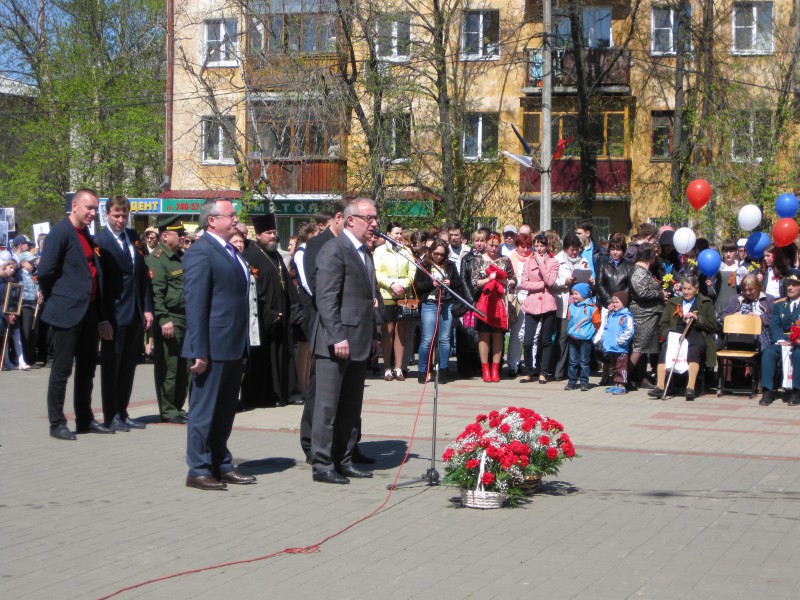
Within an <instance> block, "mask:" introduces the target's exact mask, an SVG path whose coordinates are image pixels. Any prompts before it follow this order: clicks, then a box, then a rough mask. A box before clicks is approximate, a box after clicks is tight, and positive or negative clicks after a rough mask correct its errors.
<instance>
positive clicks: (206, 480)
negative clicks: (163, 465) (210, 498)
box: [186, 475, 228, 490]
mask: <svg viewBox="0 0 800 600" xmlns="http://www.w3.org/2000/svg"><path fill="white" fill-rule="evenodd" d="M186 487H191V488H197V489H198V490H226V489H228V486H227V485H225V484H224V483H223V482H222V481H220V480H219V479H217V478H216V477H212V476H211V475H196V476H194V477H192V476H191V475H190V476H189V477H187V478H186Z"/></svg>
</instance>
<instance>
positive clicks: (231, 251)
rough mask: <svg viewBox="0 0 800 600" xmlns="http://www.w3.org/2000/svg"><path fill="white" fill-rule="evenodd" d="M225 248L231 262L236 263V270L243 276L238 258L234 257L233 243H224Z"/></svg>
mask: <svg viewBox="0 0 800 600" xmlns="http://www.w3.org/2000/svg"><path fill="white" fill-rule="evenodd" d="M225 249H226V250H227V251H228V252H229V253H230V255H231V258H232V259H233V262H234V263H236V270H237V271H239V273H240V274H242V276H243V277H244V273H243V271H242V265H241V264H240V263H239V259H238V258H236V248H234V247H233V244H225Z"/></svg>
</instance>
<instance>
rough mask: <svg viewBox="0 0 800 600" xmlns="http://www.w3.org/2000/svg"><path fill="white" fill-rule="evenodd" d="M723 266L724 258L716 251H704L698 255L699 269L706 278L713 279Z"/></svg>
mask: <svg viewBox="0 0 800 600" xmlns="http://www.w3.org/2000/svg"><path fill="white" fill-rule="evenodd" d="M721 264H722V257H721V256H720V255H719V252H717V251H716V250H711V249H710V248H709V249H707V250H703V251H702V252H701V253H700V254H698V255H697V268H698V269H700V272H701V273H702V274H703V275H705V276H706V277H713V276H714V275H716V274H717V272H718V271H719V266H720V265H721Z"/></svg>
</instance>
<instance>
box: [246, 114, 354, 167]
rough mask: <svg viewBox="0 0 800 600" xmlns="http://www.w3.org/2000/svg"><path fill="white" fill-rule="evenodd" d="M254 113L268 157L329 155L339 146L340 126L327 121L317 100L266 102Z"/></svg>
mask: <svg viewBox="0 0 800 600" xmlns="http://www.w3.org/2000/svg"><path fill="white" fill-rule="evenodd" d="M255 113H256V121H257V123H258V132H259V137H260V141H261V147H262V148H263V150H264V155H265V156H267V157H271V158H290V157H309V156H317V157H322V156H328V155H329V154H330V153H331V151H332V147H333V146H334V145H337V144H336V142H335V135H336V132H337V131H338V127H336V125H335V124H334V123H333V122H332V121H326V120H325V117H324V111H323V110H322V108H321V107H320V106H318V105H316V104H314V103H311V102H309V103H306V104H303V105H301V106H291V105H290V104H289V103H278V102H274V103H265V104H263V105H261V106H258V107H257V108H256V109H255Z"/></svg>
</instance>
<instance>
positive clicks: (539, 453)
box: [442, 406, 576, 508]
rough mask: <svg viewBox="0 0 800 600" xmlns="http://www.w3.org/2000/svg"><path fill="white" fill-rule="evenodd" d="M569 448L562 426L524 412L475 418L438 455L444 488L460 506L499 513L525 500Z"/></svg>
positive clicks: (554, 470) (512, 409)
mask: <svg viewBox="0 0 800 600" xmlns="http://www.w3.org/2000/svg"><path fill="white" fill-rule="evenodd" d="M575 456H576V454H575V448H574V446H573V445H572V441H571V440H570V438H569V436H568V435H567V434H566V432H565V431H564V426H563V425H562V424H561V423H559V422H558V421H556V420H555V419H551V418H549V417H545V416H543V415H540V414H538V413H536V412H535V411H533V410H531V409H528V408H515V407H513V406H510V407H508V408H504V409H503V410H501V411H496V410H493V411H492V412H490V413H489V414H488V415H484V414H481V415H478V416H477V417H476V418H475V421H474V422H473V423H470V424H469V425H467V427H466V428H465V429H464V431H463V432H462V433H461V434H460V435H459V436H458V437H457V438H456V440H455V442H453V443H452V444H450V445H449V446H448V447H447V449H446V450H445V452H444V454H443V455H442V460H443V461H444V469H445V478H444V483H445V484H447V485H453V486H457V487H459V488H461V498H462V501H463V503H464V505H465V506H469V507H471V508H499V507H500V506H502V505H503V503H504V502H505V501H506V500H509V501H510V502H511V504H512V505H513V504H515V503H516V502H517V501H518V500H520V499H522V498H523V497H525V496H531V495H533V494H534V492H535V490H536V486H537V485H539V482H540V481H541V480H542V477H544V476H546V475H556V474H557V473H558V471H559V468H560V467H561V465H562V464H563V463H564V461H566V460H571V459H572V458H573V457H575Z"/></svg>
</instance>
